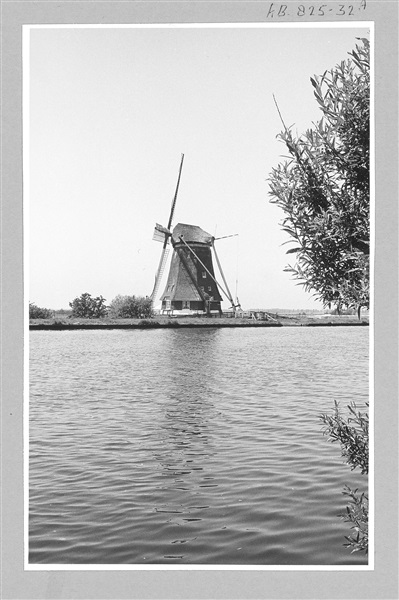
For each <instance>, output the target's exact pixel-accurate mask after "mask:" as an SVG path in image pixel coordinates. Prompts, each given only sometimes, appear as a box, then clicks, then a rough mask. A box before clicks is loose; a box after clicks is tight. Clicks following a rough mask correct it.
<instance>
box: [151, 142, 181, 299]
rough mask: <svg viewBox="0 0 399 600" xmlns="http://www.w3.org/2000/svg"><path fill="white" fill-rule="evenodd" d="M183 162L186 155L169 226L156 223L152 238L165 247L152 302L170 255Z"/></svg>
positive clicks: (156, 275)
mask: <svg viewBox="0 0 399 600" xmlns="http://www.w3.org/2000/svg"><path fill="white" fill-rule="evenodd" d="M183 160H184V154H182V155H181V161H180V168H179V175H178V178H177V184H176V190H175V195H174V197H173V200H172V206H171V209H170V215H169V220H168V226H167V227H163V226H162V225H159V223H156V225H155V229H154V234H153V237H152V239H153V240H155V241H157V242H163V247H162V252H161V258H160V259H159V264H158V269H157V272H156V274H155V282H154V287H153V290H152V292H151V296H150V298H151V300H152V302H154V300H155V297H156V295H157V293H158V289H159V285H160V282H161V279H162V275H163V272H164V270H165V265H166V261H167V258H168V254H169V248H168V247H167V246H168V244H169V239H170V237H171V235H172V234H171V231H170V228H171V226H172V221H173V215H174V212H175V207H176V200H177V194H178V191H179V184H180V177H181V172H182V168H183Z"/></svg>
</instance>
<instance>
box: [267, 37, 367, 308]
mask: <svg viewBox="0 0 399 600" xmlns="http://www.w3.org/2000/svg"><path fill="white" fill-rule="evenodd" d="M360 42H361V43H360V44H359V45H357V46H356V50H353V51H352V52H351V53H349V55H350V58H349V59H348V60H346V61H343V62H341V64H340V65H337V66H336V67H335V68H333V69H332V70H330V71H326V72H325V73H324V75H322V76H321V77H315V78H311V83H312V85H313V88H314V95H315V98H316V100H317V102H318V104H319V108H320V110H321V112H322V118H321V120H320V121H318V122H317V123H315V124H314V127H313V129H309V130H308V131H306V133H305V134H303V135H302V136H300V137H299V138H296V137H294V134H293V133H292V130H291V128H287V127H286V126H285V125H284V131H283V132H282V133H280V134H279V136H278V137H279V138H280V139H281V140H282V142H283V143H284V144H285V145H286V147H287V148H288V151H289V154H290V156H289V157H287V158H288V159H289V160H288V161H285V162H284V163H282V164H280V165H278V166H277V168H274V169H273V170H272V173H271V174H270V177H269V185H270V192H269V194H270V196H271V197H272V200H270V201H271V202H272V203H274V204H277V205H278V206H279V207H280V208H282V209H283V211H284V213H285V218H284V219H283V221H282V223H281V225H282V229H283V231H285V232H286V233H288V234H289V236H290V237H291V240H289V242H293V243H295V246H294V247H293V248H291V249H290V250H288V252H287V254H296V264H295V265H294V266H288V267H287V268H286V270H287V271H288V272H291V273H292V274H293V276H294V278H296V279H298V280H299V281H300V282H301V284H302V285H303V286H304V287H305V289H306V290H307V291H313V292H314V295H315V296H316V297H318V298H319V299H320V300H321V301H322V302H323V304H324V306H331V305H334V306H337V307H338V309H339V308H341V307H349V308H351V307H352V308H354V307H356V308H359V307H361V306H364V307H368V306H369V238H370V229H369V111H370V73H369V70H370V57H369V42H368V40H366V39H362V40H360ZM287 243H288V242H287Z"/></svg>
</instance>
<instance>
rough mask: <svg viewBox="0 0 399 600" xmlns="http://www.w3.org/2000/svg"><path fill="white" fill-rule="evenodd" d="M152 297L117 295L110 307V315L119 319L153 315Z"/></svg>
mask: <svg viewBox="0 0 399 600" xmlns="http://www.w3.org/2000/svg"><path fill="white" fill-rule="evenodd" d="M153 314H154V313H153V309H152V302H151V298H144V297H143V296H134V295H133V296H120V295H118V296H116V297H115V298H114V299H113V300H112V302H111V304H110V307H109V316H110V317H113V318H117V319H118V318H119V319H131V318H133V319H134V318H148V317H152V316H153Z"/></svg>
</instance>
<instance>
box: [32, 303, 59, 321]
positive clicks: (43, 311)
mask: <svg viewBox="0 0 399 600" xmlns="http://www.w3.org/2000/svg"><path fill="white" fill-rule="evenodd" d="M53 316H54V311H53V310H51V309H50V308H40V307H39V306H36V304H34V302H29V318H30V319H51V318H52V317H53Z"/></svg>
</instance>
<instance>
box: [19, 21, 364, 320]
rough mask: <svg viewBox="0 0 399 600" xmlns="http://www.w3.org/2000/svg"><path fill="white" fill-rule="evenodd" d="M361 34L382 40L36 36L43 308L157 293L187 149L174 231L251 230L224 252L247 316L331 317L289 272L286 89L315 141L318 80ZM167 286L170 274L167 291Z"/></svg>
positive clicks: (229, 34) (74, 32) (34, 193)
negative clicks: (264, 312)
mask: <svg viewBox="0 0 399 600" xmlns="http://www.w3.org/2000/svg"><path fill="white" fill-rule="evenodd" d="M356 37H368V30H367V29H366V28H359V27H351V28H348V27H344V28H343V27H328V28H326V27H312V28H308V27H307V28H303V27H300V26H296V27H284V28H281V27H276V26H274V27H264V28H249V27H245V26H243V27H240V28H227V27H223V26H221V27H213V28H209V27H201V28H176V27H172V26H171V27H168V28H159V27H158V28H137V27H131V28H130V27H129V28H116V27H110V28H73V27H70V28H33V29H31V30H30V48H29V50H30V51H29V68H30V76H29V82H30V85H29V104H28V106H29V126H28V125H26V127H25V135H27V134H28V135H29V144H27V143H25V145H24V152H25V159H26V158H28V162H27V163H26V164H27V165H28V166H29V178H28V179H27V172H28V171H26V172H25V182H24V184H25V189H26V188H27V189H26V191H27V195H26V197H28V201H29V217H30V218H29V233H28V237H29V281H30V290H29V299H30V301H32V302H35V303H36V304H38V305H39V306H44V307H47V308H54V309H57V308H68V303H69V302H70V301H72V300H73V299H74V298H75V297H76V296H80V294H82V293H83V292H89V293H91V294H92V295H93V296H97V295H99V294H102V295H103V296H104V297H105V298H106V299H107V301H108V302H110V301H111V300H112V299H113V298H114V297H115V296H116V295H117V294H123V295H124V294H136V295H149V294H150V293H151V291H152V287H153V283H154V276H155V271H156V268H157V266H158V261H159V256H160V253H161V248H162V246H161V244H159V243H157V242H154V241H152V233H153V229H154V225H155V222H159V223H161V224H163V225H166V224H167V220H168V216H169V211H170V205H171V201H172V199H173V195H174V190H175V186H176V180H177V175H178V169H179V164H180V157H181V153H184V154H185V159H184V167H183V173H182V178H181V183H180V191H179V196H178V200H177V206H176V211H175V218H174V225H176V224H177V223H178V222H183V223H190V224H193V225H199V226H200V227H202V228H203V229H205V230H206V231H208V232H209V233H211V234H215V232H216V235H217V236H224V235H229V234H233V233H238V234H239V236H238V237H233V238H230V239H226V240H220V241H219V242H217V249H218V254H219V257H220V259H221V262H222V266H223V268H224V271H225V275H226V278H227V281H228V283H229V286H230V288H231V291H232V292H233V295H235V290H236V280H237V279H238V297H239V299H240V302H241V304H242V306H243V308H251V307H252V308H255V307H263V308H276V307H279V308H315V307H317V306H319V305H318V304H317V303H315V301H314V300H313V299H312V297H311V294H309V293H306V292H304V291H303V288H302V287H301V286H298V285H297V282H296V281H294V280H292V279H291V276H290V274H288V273H285V272H283V269H284V267H285V266H286V265H287V264H288V262H290V261H292V260H293V257H292V255H288V256H287V255H286V254H285V253H286V250H287V249H288V248H289V247H290V245H283V246H282V244H283V242H285V241H286V240H287V239H288V236H287V235H286V234H284V233H283V232H282V231H281V228H280V226H279V222H280V221H281V219H282V218H283V216H284V215H283V212H282V211H281V210H280V209H278V208H277V207H276V206H275V205H272V204H270V202H269V196H268V189H269V188H268V184H267V181H266V179H267V177H268V175H269V174H270V171H271V169H272V167H274V166H277V164H278V163H279V162H281V161H282V160H283V159H282V158H281V156H282V155H285V154H287V152H286V150H285V147H284V146H283V144H282V143H281V142H278V141H277V140H276V135H277V134H278V133H279V132H280V131H281V129H282V126H281V123H280V121H279V117H278V114H277V111H276V108H275V105H274V102H273V97H272V94H275V95H276V98H277V101H278V103H279V106H280V110H281V112H282V114H283V117H284V120H285V122H286V123H287V124H289V125H291V124H295V126H296V128H297V130H298V132H299V133H301V132H303V131H304V130H305V129H306V128H308V127H310V126H311V124H312V121H315V120H318V119H319V118H320V116H321V115H320V112H319V110H318V108H317V103H316V100H315V98H314V97H313V91H312V90H313V88H312V86H311V84H310V81H309V78H310V77H311V76H313V75H315V74H316V75H321V74H322V73H323V72H324V71H325V70H327V69H330V68H332V67H334V66H335V65H336V64H337V63H338V62H340V61H341V60H344V59H346V58H347V53H348V52H349V51H350V50H352V49H353V48H354V47H355V44H356ZM26 91H28V90H26ZM26 140H27V138H25V141H26ZM28 147H29V154H27V152H28ZM165 283H166V272H165V275H164V279H163V281H162V283H161V285H160V289H159V293H161V292H162V291H163V287H164V285H165ZM223 306H224V308H228V306H229V303H228V302H227V301H225V302H223Z"/></svg>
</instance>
